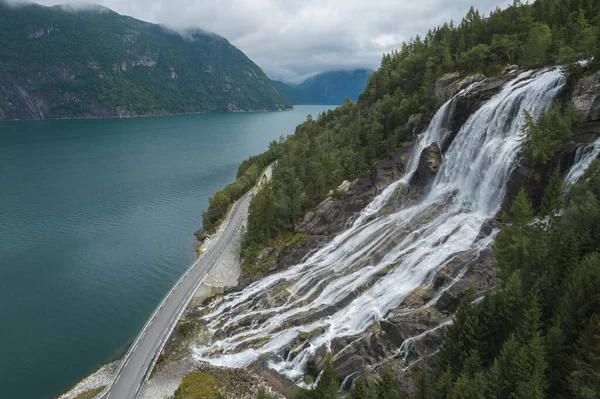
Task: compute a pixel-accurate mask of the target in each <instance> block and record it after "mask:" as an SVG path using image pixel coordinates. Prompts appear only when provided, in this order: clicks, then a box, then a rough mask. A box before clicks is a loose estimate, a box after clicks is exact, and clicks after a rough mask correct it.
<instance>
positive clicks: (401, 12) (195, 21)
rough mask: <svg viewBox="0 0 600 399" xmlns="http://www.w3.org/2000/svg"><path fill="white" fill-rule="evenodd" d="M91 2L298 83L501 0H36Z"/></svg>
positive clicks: (368, 58) (370, 60)
mask: <svg viewBox="0 0 600 399" xmlns="http://www.w3.org/2000/svg"><path fill="white" fill-rule="evenodd" d="M35 2H37V3H40V4H45V5H55V4H60V3H65V2H69V3H90V2H94V3H98V4H101V5H103V6H106V7H108V8H110V9H112V10H114V11H116V12H118V13H120V14H125V15H130V16H132V17H135V18H138V19H141V20H144V21H148V22H154V23H160V24H164V25H167V26H169V27H172V28H175V29H184V28H202V29H204V30H208V31H212V32H215V33H217V34H219V35H221V36H223V37H225V38H226V39H228V40H229V41H230V42H231V43H233V44H234V45H235V46H236V47H238V48H239V49H241V50H242V51H243V52H244V53H245V54H246V55H247V56H248V57H250V58H251V59H252V60H253V61H254V62H255V63H256V64H258V65H259V66H260V67H261V68H262V69H263V70H264V71H265V72H266V73H267V75H268V76H269V77H271V78H273V79H281V80H285V81H291V82H299V81H302V80H303V79H304V78H306V77H308V76H310V75H313V74H315V73H319V72H323V71H327V70H339V69H355V68H370V69H377V67H378V65H379V63H380V61H381V56H382V54H384V53H387V52H389V51H391V50H393V49H398V48H399V47H400V45H401V44H402V42H403V41H408V40H409V39H410V38H411V37H414V36H416V35H417V34H419V35H423V34H425V33H426V32H427V30H429V29H430V28H433V27H435V26H438V25H441V24H443V23H444V22H449V21H450V20H454V21H455V22H459V21H460V20H461V19H462V17H463V16H464V15H465V14H466V12H467V11H468V10H469V7H470V6H471V5H473V6H475V8H477V9H479V10H480V11H482V12H484V13H486V14H487V13H489V12H490V11H491V10H493V9H494V8H496V7H497V6H500V7H505V6H507V5H508V0H504V1H501V0H452V1H449V0H306V1H303V0H68V1H65V0H35Z"/></svg>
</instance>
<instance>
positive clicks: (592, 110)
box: [572, 71, 600, 122]
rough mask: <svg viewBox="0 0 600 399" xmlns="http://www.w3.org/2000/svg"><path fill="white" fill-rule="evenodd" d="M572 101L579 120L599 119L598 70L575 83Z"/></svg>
mask: <svg viewBox="0 0 600 399" xmlns="http://www.w3.org/2000/svg"><path fill="white" fill-rule="evenodd" d="M572 103H573V108H574V109H575V113H576V117H577V120H578V121H579V122H591V121H597V120H600V71H598V72H596V73H594V74H592V75H589V76H585V77H583V78H581V79H579V80H578V81H577V83H575V87H574V88H573V97H572Z"/></svg>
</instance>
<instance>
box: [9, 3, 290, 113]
mask: <svg viewBox="0 0 600 399" xmlns="http://www.w3.org/2000/svg"><path fill="white" fill-rule="evenodd" d="M286 108H289V105H288V103H287V101H285V99H284V98H283V97H282V96H281V95H280V94H279V93H278V92H277V90H276V89H275V88H274V87H273V85H272V83H271V82H270V80H269V79H268V78H267V76H266V75H265V74H264V73H263V71H262V70H261V69H260V68H259V67H258V66H257V65H256V64H254V63H253V62H252V61H251V60H250V59H248V57H246V56H245V55H244V54H243V53H242V52H241V51H240V50H239V49H237V48H236V47H234V46H233V45H231V44H230V43H229V42H228V41H227V40H226V39H224V38H222V37H220V36H218V35H215V34H212V33H207V32H203V31H199V30H196V31H190V32H187V33H186V34H184V35H182V34H178V33H176V32H172V31H169V30H168V29H166V28H164V27H161V26H159V25H154V24H150V23H146V22H143V21H139V20H136V19H134V18H131V17H127V16H122V15H119V14H117V13H115V12H113V11H111V10H109V9H106V8H102V7H99V6H89V7H86V8H85V9H78V10H74V9H68V8H66V7H58V6H57V7H44V6H40V5H34V4H30V5H23V6H18V7H15V6H9V5H7V4H5V3H2V2H0V119H45V118H72V117H113V116H135V115H162V114H174V113H191V112H212V111H258V110H260V111H263V110H280V109H286Z"/></svg>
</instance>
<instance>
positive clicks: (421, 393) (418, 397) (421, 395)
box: [410, 369, 434, 399]
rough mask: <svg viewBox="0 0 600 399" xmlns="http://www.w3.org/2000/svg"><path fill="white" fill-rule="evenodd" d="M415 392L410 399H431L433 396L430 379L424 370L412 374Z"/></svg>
mask: <svg viewBox="0 0 600 399" xmlns="http://www.w3.org/2000/svg"><path fill="white" fill-rule="evenodd" d="M414 381H415V391H414V392H413V394H412V395H411V396H410V398H411V399H431V398H432V397H433V396H434V391H433V387H432V385H431V378H430V377H429V374H428V373H427V371H426V370H424V369H419V370H418V371H417V372H416V373H415V374H414Z"/></svg>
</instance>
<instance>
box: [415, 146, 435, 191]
mask: <svg viewBox="0 0 600 399" xmlns="http://www.w3.org/2000/svg"><path fill="white" fill-rule="evenodd" d="M441 166H442V151H441V150H440V147H438V145H437V143H433V144H432V145H430V146H429V147H425V148H424V149H423V151H422V152H421V156H420V157H419V166H417V170H416V172H415V175H414V177H413V179H412V181H411V186H412V187H415V189H416V190H417V191H418V192H419V193H421V194H424V193H426V192H428V191H429V188H430V187H431V183H432V182H433V179H434V178H435V176H436V175H437V173H438V171H439V170H440V167H441Z"/></svg>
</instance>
